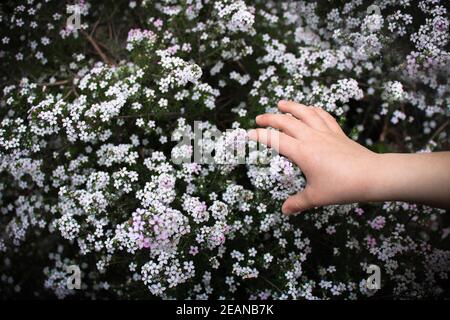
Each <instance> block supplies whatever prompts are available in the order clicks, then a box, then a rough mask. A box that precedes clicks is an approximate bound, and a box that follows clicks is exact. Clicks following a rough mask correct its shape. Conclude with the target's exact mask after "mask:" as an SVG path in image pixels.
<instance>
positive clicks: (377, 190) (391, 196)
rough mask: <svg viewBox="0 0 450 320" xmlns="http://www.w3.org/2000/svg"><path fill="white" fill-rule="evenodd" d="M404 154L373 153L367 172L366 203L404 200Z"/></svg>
mask: <svg viewBox="0 0 450 320" xmlns="http://www.w3.org/2000/svg"><path fill="white" fill-rule="evenodd" d="M407 156H408V155H406V154H396V153H374V155H373V157H372V158H371V160H370V161H371V162H370V163H371V165H370V166H371V168H370V170H369V172H368V181H369V186H368V187H367V195H366V196H367V199H366V201H368V202H379V201H394V200H399V201H400V200H404V199H403V197H404V190H405V183H407V181H405V179H406V178H407V176H405V174H404V171H405V162H406V161H405V159H404V158H405V157H407Z"/></svg>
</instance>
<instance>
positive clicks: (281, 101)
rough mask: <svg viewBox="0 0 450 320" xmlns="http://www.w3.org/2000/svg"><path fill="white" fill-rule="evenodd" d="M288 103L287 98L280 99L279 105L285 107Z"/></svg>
mask: <svg viewBox="0 0 450 320" xmlns="http://www.w3.org/2000/svg"><path fill="white" fill-rule="evenodd" d="M286 103H287V101H286V100H280V101H278V105H279V106H280V107H284V106H285V105H286Z"/></svg>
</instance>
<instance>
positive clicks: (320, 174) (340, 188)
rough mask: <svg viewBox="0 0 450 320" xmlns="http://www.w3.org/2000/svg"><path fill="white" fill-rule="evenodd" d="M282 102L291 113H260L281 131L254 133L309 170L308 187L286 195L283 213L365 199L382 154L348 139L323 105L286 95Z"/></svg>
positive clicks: (254, 137) (265, 124) (261, 118)
mask: <svg viewBox="0 0 450 320" xmlns="http://www.w3.org/2000/svg"><path fill="white" fill-rule="evenodd" d="M278 107H279V109H280V111H282V112H285V113H290V114H292V116H291V115H288V114H263V115H260V116H258V117H256V123H257V124H258V125H260V126H263V127H272V128H275V129H279V130H281V132H278V131H276V130H267V129H256V130H252V131H250V132H249V137H250V139H252V140H258V141H259V142H261V143H263V144H268V145H270V146H272V147H274V148H275V149H277V151H278V152H279V153H281V154H282V155H284V156H286V157H288V158H289V159H291V160H292V161H293V162H295V163H296V164H297V165H298V166H299V167H300V168H301V170H302V171H303V173H304V174H305V176H306V179H307V186H306V188H305V190H304V191H302V192H299V193H297V194H296V195H293V196H291V197H289V198H288V199H287V200H286V202H285V203H284V204H283V207H282V211H283V213H285V214H292V213H296V212H300V211H303V210H306V209H309V208H312V207H318V206H323V205H328V204H338V203H348V202H354V201H361V199H365V198H366V197H365V195H366V194H367V192H369V188H370V186H369V185H368V179H367V175H368V174H369V168H370V167H371V166H372V165H373V164H374V162H376V161H377V157H376V156H377V154H376V153H373V152H372V151H370V150H368V149H366V148H364V147H362V146H361V145H359V144H358V143H356V142H354V141H353V140H351V139H349V138H348V137H347V136H346V135H345V133H344V132H343V131H342V129H341V127H340V126H339V124H338V123H337V122H336V120H335V119H334V118H333V117H332V116H331V115H330V114H329V113H327V112H326V111H324V110H323V109H320V108H316V107H307V106H304V105H301V104H298V103H294V102H286V101H280V102H279V104H278ZM277 139H279V140H277ZM278 141H279V145H278Z"/></svg>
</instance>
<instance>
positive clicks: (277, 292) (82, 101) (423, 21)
mask: <svg viewBox="0 0 450 320" xmlns="http://www.w3.org/2000/svg"><path fill="white" fill-rule="evenodd" d="M332 3H333V2H328V1H316V2H308V1H263V0H255V1H243V0H234V1H232V0H162V1H149V0H143V1H125V0H124V1H114V2H112V1H95V2H94V1H92V2H87V1H81V2H80V3H78V4H77V5H78V6H79V8H78V11H76V10H73V7H72V6H71V5H72V4H71V3H64V1H56V0H46V1H38V0H34V1H33V0H31V1H21V4H17V2H16V1H6V2H5V1H4V2H2V4H1V5H0V6H1V7H0V8H1V16H0V24H1V30H0V58H1V71H2V73H1V77H2V78H1V79H2V96H1V105H0V117H1V123H0V207H1V213H0V230H1V232H0V256H1V260H0V286H1V290H0V294H1V295H2V296H4V297H12V296H27V297H30V296H31V297H32V296H36V297H47V296H56V297H58V298H66V297H70V296H74V297H87V298H152V297H160V298H191V299H208V298H213V299H224V298H227V299H230V298H245V299H247V298H248V299H269V298H270V299H304V298H305V299H328V298H338V299H357V298H366V297H394V298H422V297H442V296H445V295H447V296H448V294H449V292H448V291H446V285H448V275H449V272H450V250H449V240H448V237H447V235H448V233H449V232H448V230H449V229H448V228H447V226H448V217H447V216H446V215H445V211H443V210H439V209H434V208H430V207H425V206H421V205H414V204H407V203H400V202H389V203H380V204H352V205H336V206H328V207H324V208H317V209H315V210H311V211H309V212H307V213H304V214H302V215H298V216H292V217H286V216H283V215H282V214H281V210H280V208H281V204H282V201H283V200H284V199H285V198H286V197H287V196H288V195H290V194H292V193H295V192H296V191H298V190H301V189H302V188H304V186H305V183H306V182H305V179H304V177H303V176H302V173H301V171H300V169H299V168H297V167H296V166H294V165H293V164H292V163H291V162H290V161H289V160H288V159H286V158H284V157H281V156H278V155H274V154H273V153H271V152H268V150H264V149H261V148H260V149H258V148H254V147H255V146H254V145H252V144H253V143H249V145H248V147H249V148H250V150H251V151H250V152H249V153H248V154H247V156H246V157H245V161H246V162H245V163H244V164H242V161H239V160H241V159H240V155H236V154H234V153H230V146H231V149H233V148H234V146H236V145H239V146H242V145H245V144H246V131H245V129H249V128H252V127H254V126H255V122H254V117H255V116H256V115H257V114H260V113H263V112H277V111H276V103H277V102H278V101H279V100H280V99H291V100H295V101H300V102H302V103H305V104H309V105H315V106H321V107H323V108H325V109H326V110H327V111H329V112H330V113H332V114H333V115H334V116H336V117H337V118H338V119H339V120H340V123H341V125H342V126H343V129H344V130H345V131H346V133H347V134H349V135H350V136H351V137H352V138H353V139H355V140H357V141H358V142H360V143H362V144H364V145H366V146H369V147H370V148H372V149H373V150H375V151H378V152H385V151H393V152H399V151H402V152H430V151H434V150H440V149H445V148H448V146H449V140H448V137H449V136H448V133H449V132H448V125H449V121H450V120H449V118H448V117H449V115H450V108H449V106H450V100H449V99H450V96H449V84H448V79H449V62H450V56H449V52H448V41H449V21H448V12H447V9H446V8H445V6H444V1H438V0H422V1H409V0H405V1H400V2H399V1H391V0H380V1H375V7H374V6H371V7H369V6H370V5H371V4H372V2H370V3H366V2H365V1H362V0H353V1H349V2H339V3H337V2H336V4H334V5H333V6H331V4H332ZM68 6H69V7H70V8H69V10H68ZM368 8H369V9H374V8H377V9H379V12H376V10H373V11H371V10H368ZM74 12H75V13H77V12H78V14H79V18H80V21H81V24H80V25H79V26H77V27H74V26H73V25H70V24H68V25H66V19H67V17H68V16H69V15H71V14H74ZM194 125H195V128H194ZM227 129H229V130H228V131H227V132H226V133H225V134H223V135H221V136H220V137H219V138H217V139H213V138H214V136H215V135H214V134H213V133H218V132H220V131H224V130H227ZM196 130H197V131H198V130H200V131H202V133H203V139H200V140H196V139H195V135H196ZM186 139H187V141H188V142H189V143H187V144H186V143H184V144H183V143H180V141H182V140H184V141H186ZM191 141H195V143H194V144H191V143H190V142H191ZM199 147H200V148H201V149H202V150H204V151H206V152H207V153H209V154H211V159H209V161H207V160H208V159H203V158H195V155H194V154H195V150H196V149H198V148H199ZM417 183H418V184H419V183H420V181H418V182H417ZM336 188H339V186H336ZM371 264H375V265H377V266H379V267H380V270H381V280H382V288H381V290H369V289H368V288H367V286H366V279H367V277H368V274H367V273H366V269H367V267H368V266H369V265H371ZM72 265H75V266H79V268H80V269H81V275H82V277H81V283H82V286H81V290H73V289H69V288H68V286H67V281H68V277H69V276H70V274H68V273H67V272H66V268H67V267H68V266H72Z"/></svg>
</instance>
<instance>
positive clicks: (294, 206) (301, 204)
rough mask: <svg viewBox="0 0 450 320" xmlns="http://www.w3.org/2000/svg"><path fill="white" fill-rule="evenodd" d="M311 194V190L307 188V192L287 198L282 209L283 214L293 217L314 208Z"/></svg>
mask: <svg viewBox="0 0 450 320" xmlns="http://www.w3.org/2000/svg"><path fill="white" fill-rule="evenodd" d="M310 193H311V191H310V189H308V188H307V187H306V188H305V190H303V191H301V192H298V193H296V194H294V195H293V196H290V197H289V198H287V199H286V201H285V202H284V203H283V206H282V207H281V211H282V212H283V214H285V215H291V214H294V213H300V212H302V211H304V210H307V209H310V208H313V207H314V204H313V203H312V201H311V197H310Z"/></svg>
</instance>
